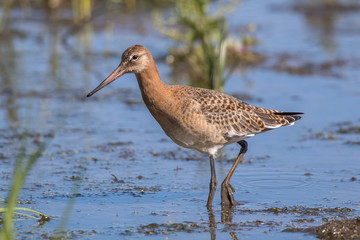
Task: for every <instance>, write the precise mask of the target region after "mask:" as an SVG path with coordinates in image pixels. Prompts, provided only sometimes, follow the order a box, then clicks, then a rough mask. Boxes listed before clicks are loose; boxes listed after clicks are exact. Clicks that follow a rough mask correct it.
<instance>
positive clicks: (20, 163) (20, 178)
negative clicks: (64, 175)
mask: <svg viewBox="0 0 360 240" xmlns="http://www.w3.org/2000/svg"><path fill="white" fill-rule="evenodd" d="M26 139H27V133H24V135H23V138H22V146H21V147H20V153H19V155H18V157H17V159H16V164H15V170H14V175H13V180H12V185H11V188H10V190H9V195H8V199H7V201H6V203H7V204H6V207H5V208H1V209H0V213H1V212H2V213H3V215H4V217H3V221H2V230H1V233H0V237H1V239H3V240H11V239H14V226H13V221H14V219H13V218H14V215H18V216H24V217H31V215H28V214H23V213H19V212H15V211H17V210H25V211H27V212H32V213H36V214H38V215H40V218H39V221H42V222H45V221H46V220H48V219H49V217H48V216H46V215H45V214H43V213H40V212H37V211H34V210H31V209H27V208H19V207H16V204H17V201H18V197H19V194H20V190H21V189H22V187H23V185H24V183H25V180H26V177H27V176H28V175H29V173H30V171H31V169H32V167H33V166H34V164H35V163H36V161H37V160H38V159H39V158H40V157H41V155H42V153H43V152H44V150H45V144H40V145H39V146H38V147H37V149H36V150H35V151H34V152H32V153H30V154H28V149H27V141H26Z"/></svg>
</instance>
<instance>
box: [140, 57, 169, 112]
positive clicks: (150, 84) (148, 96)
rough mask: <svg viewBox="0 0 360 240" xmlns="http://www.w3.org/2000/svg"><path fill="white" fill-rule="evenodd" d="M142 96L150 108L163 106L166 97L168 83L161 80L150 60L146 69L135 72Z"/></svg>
mask: <svg viewBox="0 0 360 240" xmlns="http://www.w3.org/2000/svg"><path fill="white" fill-rule="evenodd" d="M135 75H136V79H137V81H138V84H139V87H140V91H141V95H142V98H143V100H144V102H145V104H146V106H147V107H148V108H149V110H150V111H151V109H153V108H154V107H157V106H163V105H164V103H165V102H166V101H167V98H168V87H169V86H168V85H167V84H165V83H164V82H163V81H161V78H160V75H159V70H158V69H157V67H156V65H155V62H154V61H152V62H151V63H150V64H149V66H148V67H147V68H146V70H144V71H142V72H141V73H136V74H135Z"/></svg>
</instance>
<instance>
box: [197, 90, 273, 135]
mask: <svg viewBox="0 0 360 240" xmlns="http://www.w3.org/2000/svg"><path fill="white" fill-rule="evenodd" d="M192 99H193V100H194V101H196V102H197V103H198V104H199V107H200V109H201V112H202V113H203V115H204V116H205V117H206V120H207V122H208V123H210V124H213V125H216V126H217V127H218V128H219V129H221V130H222V132H223V135H224V137H225V138H232V137H250V136H253V135H255V134H257V133H260V132H262V131H265V130H266V126H265V123H264V121H263V120H262V119H261V118H260V117H259V116H258V115H257V114H256V113H255V112H254V111H253V109H252V108H251V105H249V104H247V103H244V102H243V101H241V100H239V99H236V98H234V97H232V96H229V95H226V94H224V93H220V92H216V91H213V90H208V89H196V93H195V94H192Z"/></svg>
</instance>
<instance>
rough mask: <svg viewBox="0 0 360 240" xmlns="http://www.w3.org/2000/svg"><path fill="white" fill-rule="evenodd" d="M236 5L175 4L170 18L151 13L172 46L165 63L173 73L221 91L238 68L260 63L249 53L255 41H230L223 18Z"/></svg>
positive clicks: (200, 1) (200, 0)
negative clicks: (172, 42) (172, 69)
mask: <svg viewBox="0 0 360 240" xmlns="http://www.w3.org/2000/svg"><path fill="white" fill-rule="evenodd" d="M213 4H217V5H216V6H214V5H213ZM238 4H239V1H228V2H225V1H218V2H216V3H213V1H210V0H197V1H189V0H186V1H176V3H175V8H174V10H173V11H172V16H171V17H165V16H164V15H162V14H160V13H159V12H156V13H154V15H153V19H154V24H155V26H156V27H157V29H158V30H159V31H160V32H161V33H162V34H164V35H165V36H166V37H168V38H170V39H172V40H173V41H174V42H175V43H174V46H173V47H171V48H170V49H169V54H170V55H169V56H168V57H167V62H168V63H169V64H171V65H172V66H173V67H174V69H175V72H181V74H183V73H184V72H185V74H187V76H186V79H191V80H192V81H193V82H190V84H191V85H194V86H198V87H206V88H211V89H216V90H219V91H222V90H223V86H224V84H225V81H226V80H227V79H228V78H229V77H230V76H231V74H232V73H233V71H234V70H235V69H236V68H237V67H238V65H239V64H241V63H247V64H248V63H258V62H259V61H262V60H263V57H262V56H260V55H259V54H256V53H253V52H252V51H251V47H252V46H253V45H255V44H256V43H257V41H256V39H255V38H253V37H250V36H246V37H243V38H242V39H234V38H231V37H229V30H228V22H227V20H226V18H225V16H226V14H228V13H229V12H231V11H232V10H233V9H235V7H236V6H237V5H238ZM210 9H216V10H214V11H211V10H210ZM249 30H250V31H254V30H255V26H254V25H250V27H249ZM185 69H186V71H184V70H185ZM173 75H174V76H176V75H179V74H173Z"/></svg>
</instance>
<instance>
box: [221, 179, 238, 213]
mask: <svg viewBox="0 0 360 240" xmlns="http://www.w3.org/2000/svg"><path fill="white" fill-rule="evenodd" d="M234 192H235V190H234V188H233V186H231V184H230V183H229V182H226V181H224V182H223V183H222V184H221V205H222V206H226V207H233V206H236V201H235V199H234Z"/></svg>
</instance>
